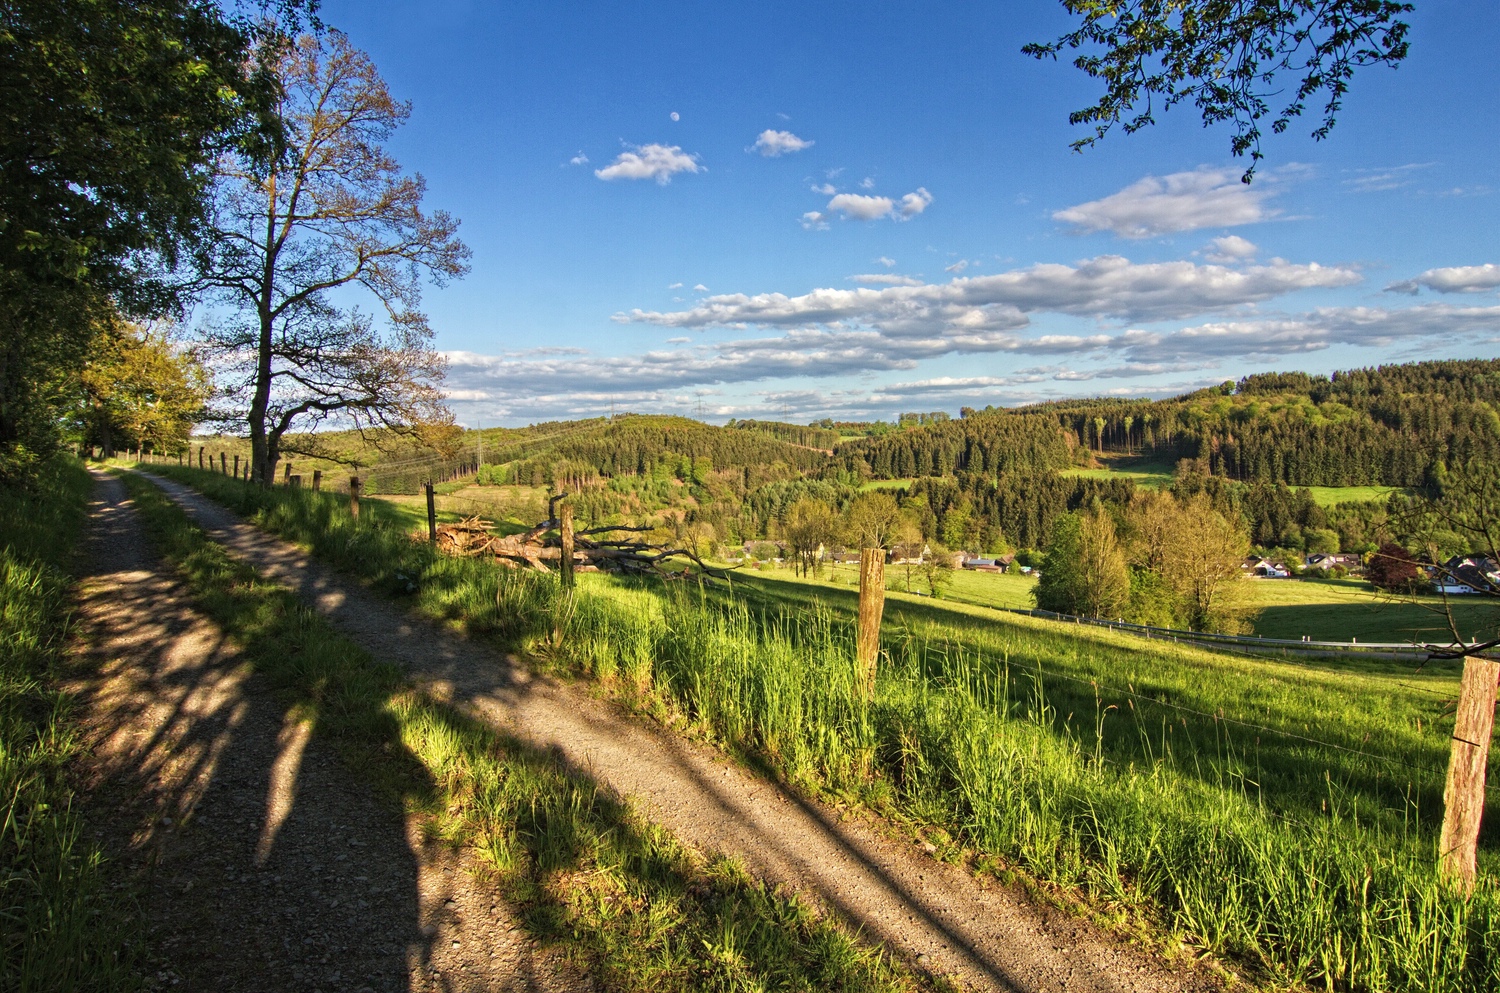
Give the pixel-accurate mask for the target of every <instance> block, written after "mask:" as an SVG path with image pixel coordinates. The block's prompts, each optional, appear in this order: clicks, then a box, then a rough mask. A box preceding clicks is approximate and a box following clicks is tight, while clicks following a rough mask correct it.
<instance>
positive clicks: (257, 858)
mask: <svg viewBox="0 0 1500 993" xmlns="http://www.w3.org/2000/svg"><path fill="white" fill-rule="evenodd" d="M85 551H86V555H87V559H86V563H87V565H86V568H85V569H84V570H83V575H82V579H81V582H80V585H79V603H78V611H77V613H76V614H75V628H74V631H75V635H76V636H77V644H78V649H77V653H76V658H75V663H76V664H75V665H74V667H73V676H72V678H71V681H70V684H69V685H68V686H67V689H68V690H69V691H70V692H71V693H72V694H73V695H74V698H75V699H76V701H77V704H78V711H77V713H78V716H79V717H80V718H81V720H82V722H83V724H84V728H85V734H86V735H87V738H88V742H89V745H90V748H89V750H88V753H87V756H86V758H85V760H84V761H83V763H82V770H81V774H82V776H83V779H84V782H83V784H82V785H83V790H82V793H83V795H84V796H85V797H86V817H87V819H88V822H89V823H90V824H93V825H99V826H100V832H99V833H100V835H101V841H102V842H103V844H104V847H105V850H106V851H107V852H109V853H110V854H111V856H112V858H113V860H114V861H115V862H116V864H117V867H118V869H119V871H120V872H121V874H122V876H123V878H121V879H120V880H119V881H118V885H128V886H130V887H131V889H132V890H134V891H136V892H138V893H140V894H141V896H140V901H141V905H140V910H141V912H142V914H143V915H144V917H145V923H146V928H147V934H148V951H147V959H148V961H149V962H150V971H149V974H148V975H147V977H146V979H147V984H148V986H150V987H154V988H158V989H180V990H202V991H212V993H238V991H247V993H248V991H273V990H274V991H289V990H327V991H333V990H349V991H369V993H374V991H381V993H385V991H404V990H411V991H423V993H425V991H438V990H444V991H464V993H467V991H479V990H545V991H559V993H561V991H573V990H589V989H592V988H593V987H592V984H590V983H589V982H588V980H587V979H586V978H583V977H579V976H576V975H571V974H570V973H569V971H568V970H567V969H566V968H564V967H563V966H562V965H561V964H560V963H559V962H558V961H556V958H555V956H552V955H550V954H548V953H544V952H539V951H536V950H534V949H533V948H532V947H531V944H530V942H529V941H528V940H527V939H526V936H525V932H524V931H523V930H520V929H519V922H518V921H517V919H516V918H515V917H514V916H513V915H512V913H511V909H510V907H509V906H508V905H507V904H505V903H504V902H503V901H502V900H499V899H497V898H496V895H495V894H494V893H493V892H492V891H491V890H490V888H489V887H487V886H485V885H484V884H483V883H481V882H479V880H478V878H476V874H475V873H472V872H470V871H469V866H468V865H467V864H466V862H465V860H464V858H463V856H461V855H459V854H456V853H454V852H453V850H452V849H451V848H449V847H447V846H445V845H442V844H440V843H435V842H428V841H426V840H425V838H424V834H423V831H422V825H421V824H420V822H418V821H417V820H416V819H415V818H412V819H407V818H404V817H403V816H402V814H401V813H400V812H399V811H397V810H396V809H395V806H394V804H391V803H388V802H386V803H383V802H379V801H377V800H376V798H375V797H374V796H373V795H372V793H371V791H370V790H368V789H362V788H361V787H360V786H359V784H358V780H357V779H354V778H353V777H351V776H350V775H349V772H348V770H347V769H345V768H344V767H343V766H342V765H341V764H340V763H339V761H338V759H337V758H336V757H335V756H334V755H333V754H331V752H330V751H329V750H328V749H327V748H326V747H325V746H324V745H323V743H322V742H321V741H320V740H318V739H316V738H314V737H312V735H311V734H310V733H309V727H308V725H307V724H306V723H303V722H301V721H299V720H297V719H296V716H295V715H293V714H289V713H288V712H287V709H286V707H284V706H282V705H280V704H279V703H278V701H277V699H276V697H275V696H274V695H273V694H272V693H271V692H270V691H269V689H268V688H267V687H266V686H265V685H264V684H263V682H262V681H261V680H260V679H259V678H258V677H257V676H255V675H253V674H252V673H251V672H250V669H249V666H248V664H246V663H244V662H243V661H242V660H241V659H240V658H239V656H238V654H237V652H236V651H235V649H234V647H233V646H232V645H229V644H227V643H226V642H225V640H224V638H223V636H222V634H221V632H220V631H219V629H218V628H217V627H216V626H215V625H214V624H213V623H212V622H211V621H209V620H208V619H207V618H205V617H204V616H203V615H201V614H199V613H198V612H197V611H196V610H195V609H194V607H193V605H192V599H191V596H190V594H189V593H188V591H187V590H185V589H184V588H183V587H182V586H181V584H180V583H179V582H178V581H177V580H176V579H175V577H174V576H173V574H172V573H171V572H170V571H169V570H168V569H167V568H166V567H164V566H162V565H161V564H160V563H159V562H158V561H157V560H156V559H155V557H154V556H153V555H152V554H151V553H150V551H149V549H148V546H147V543H146V540H145V537H144V535H143V533H142V530H141V527H140V524H139V521H138V519H137V517H136V515H135V514H134V512H133V510H132V509H131V506H130V503H129V501H128V499H127V498H126V496H125V488H124V487H123V486H122V485H121V484H120V482H119V481H118V480H116V479H113V478H111V477H107V476H104V475H102V474H100V475H99V476H98V477H97V483H96V488H95V499H94V506H93V517H92V523H91V528H90V534H89V537H88V540H87V543H86V545H85Z"/></svg>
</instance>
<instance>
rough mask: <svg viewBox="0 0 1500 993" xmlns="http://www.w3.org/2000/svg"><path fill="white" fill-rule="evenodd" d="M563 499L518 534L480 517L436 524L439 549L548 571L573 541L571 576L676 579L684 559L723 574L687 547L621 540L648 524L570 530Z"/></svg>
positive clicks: (681, 573) (711, 572) (643, 530)
mask: <svg viewBox="0 0 1500 993" xmlns="http://www.w3.org/2000/svg"><path fill="white" fill-rule="evenodd" d="M566 496H567V494H562V495H559V496H556V497H553V498H552V499H551V500H550V501H549V505H548V511H549V513H550V514H551V516H550V517H549V518H548V519H547V520H545V521H542V522H541V523H539V524H537V525H536V526H535V527H532V528H528V529H527V530H525V531H522V532H521V533H519V534H511V535H504V536H501V535H497V534H494V533H493V532H492V531H491V530H490V529H491V528H492V527H494V524H493V523H491V522H490V521H486V520H483V519H482V518H479V517H470V518H468V519H467V520H464V521H461V522H459V523H457V524H440V525H438V526H437V546H438V548H439V550H441V551H443V552H445V553H447V554H449V555H457V556H465V557H466V556H479V555H493V556H494V557H495V559H496V560H497V561H498V562H500V564H501V565H505V566H508V567H510V568H512V569H518V568H531V569H540V570H541V571H543V572H551V571H552V570H553V569H555V568H559V567H560V566H561V564H562V563H561V559H562V554H563V543H564V541H565V539H566V538H567V537H571V539H572V541H571V544H572V545H573V563H574V564H573V569H574V571H575V572H599V571H606V572H622V573H635V574H651V575H659V576H662V577H664V578H668V579H676V578H680V577H682V576H685V575H687V573H688V570H687V568H686V567H683V568H682V569H680V570H673V569H672V568H671V567H670V563H671V560H673V559H678V560H682V559H687V560H689V561H692V562H693V563H695V564H696V565H697V566H698V568H699V570H701V571H702V572H703V573H706V574H708V575H710V576H719V577H722V576H723V575H724V572H723V570H721V569H714V568H712V567H710V566H708V565H705V564H704V562H703V560H702V559H700V558H699V557H698V556H697V554H696V553H694V552H693V551H692V550H691V549H687V548H678V547H676V546H675V545H673V544H672V543H671V542H664V543H657V542H652V541H650V540H647V539H646V538H644V537H625V536H626V535H644V534H646V533H647V532H650V531H654V530H656V529H655V528H654V527H651V526H646V527H630V526H628V525H623V524H621V525H606V526H604V527H597V528H588V529H587V530H584V531H576V532H574V531H573V529H572V515H571V514H569V513H567V511H568V510H569V509H570V508H567V507H564V508H562V511H563V513H562V515H561V516H560V515H559V508H558V506H557V502H558V501H559V500H561V499H563V498H564V497H566ZM568 532H571V534H567V533H568Z"/></svg>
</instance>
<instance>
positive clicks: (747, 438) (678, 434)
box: [484, 414, 831, 483]
mask: <svg viewBox="0 0 1500 993" xmlns="http://www.w3.org/2000/svg"><path fill="white" fill-rule="evenodd" d="M549 428H552V429H553V430H547V429H549ZM775 428H776V429H783V430H776V429H773V428H772V426H771V425H770V424H769V423H768V422H755V423H754V424H753V426H746V427H745V428H739V427H725V428H720V427H714V426H713V425H710V424H704V423H702V422H701V421H695V420H691V419H689V418H686V417H662V416H649V415H639V414H627V415H622V416H620V417H617V418H614V419H613V420H604V419H595V420H590V421H580V422H573V425H568V424H566V423H564V424H559V425H537V426H535V427H533V428H527V429H525V430H524V431H520V432H516V433H515V436H514V437H513V438H512V439H507V441H506V442H503V443H502V444H501V445H499V446H496V448H495V450H493V451H486V452H485V456H484V458H485V461H486V462H493V463H496V464H503V463H513V465H512V466H511V467H510V471H509V472H508V475H509V477H510V478H511V479H514V480H516V481H518V482H532V483H544V482H549V481H551V480H553V479H556V478H568V477H583V478H588V477H590V476H595V475H597V476H602V477H611V476H650V475H652V474H653V473H654V472H655V471H656V469H657V467H658V466H663V465H665V466H668V467H669V468H671V469H672V470H674V471H675V470H676V469H677V467H678V466H679V464H681V463H682V462H683V460H684V459H686V460H687V461H688V463H689V465H690V466H691V467H694V468H693V471H695V472H697V473H698V474H702V473H703V472H704V471H707V470H709V469H733V468H757V469H759V468H769V467H773V466H780V467H784V469H785V470H788V471H791V472H793V473H797V474H804V473H805V474H814V475H815V474H817V473H818V472H819V471H820V470H822V469H823V468H824V466H825V465H826V464H827V462H828V456H827V455H826V454H825V453H824V452H823V451H821V450H819V449H818V448H817V447H815V446H813V445H809V444H807V443H806V442H807V441H814V442H816V441H823V440H826V436H827V435H829V434H831V432H824V431H818V430H815V429H812V428H801V429H800V430H801V432H805V434H799V433H798V425H793V424H786V425H776V426H775ZM783 436H785V437H788V438H790V439H793V440H783Z"/></svg>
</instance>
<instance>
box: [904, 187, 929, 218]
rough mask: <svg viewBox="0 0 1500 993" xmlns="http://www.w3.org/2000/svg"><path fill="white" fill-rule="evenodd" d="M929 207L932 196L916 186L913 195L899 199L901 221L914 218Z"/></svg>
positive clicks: (909, 194)
mask: <svg viewBox="0 0 1500 993" xmlns="http://www.w3.org/2000/svg"><path fill="white" fill-rule="evenodd" d="M930 206H932V194H931V193H928V192H927V190H926V189H924V188H923V187H921V186H918V187H917V191H916V192H915V193H908V194H906V196H904V197H902V198H901V219H902V220H907V219H908V218H912V217H916V216H917V215H918V214H920V213H921V212H922V211H924V210H926V209H927V208H928V207H930Z"/></svg>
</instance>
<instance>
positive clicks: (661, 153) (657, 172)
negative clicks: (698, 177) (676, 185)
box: [594, 144, 703, 186]
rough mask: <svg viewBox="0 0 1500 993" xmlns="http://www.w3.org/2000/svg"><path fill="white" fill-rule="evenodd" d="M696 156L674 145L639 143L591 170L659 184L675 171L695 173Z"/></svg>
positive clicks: (602, 176) (698, 168)
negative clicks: (599, 167) (602, 165)
mask: <svg viewBox="0 0 1500 993" xmlns="http://www.w3.org/2000/svg"><path fill="white" fill-rule="evenodd" d="M702 169H703V167H702V166H701V165H699V164H698V156H696V155H689V154H687V153H686V152H684V151H683V150H682V149H681V148H679V147H678V146H676V145H656V144H652V145H640V146H638V147H636V148H635V150H634V151H627V152H621V153H620V155H619V157H618V158H617V159H615V160H614V161H613V162H611V163H610V164H609V165H607V166H605V167H604V168H603V169H595V170H594V175H595V176H598V177H599V178H600V179H605V180H612V179H654V180H656V181H657V182H658V183H660V184H661V185H662V186H665V185H667V184H668V183H670V182H671V181H672V176H673V175H674V174H676V173H679V172H699V171H701V170H702Z"/></svg>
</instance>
